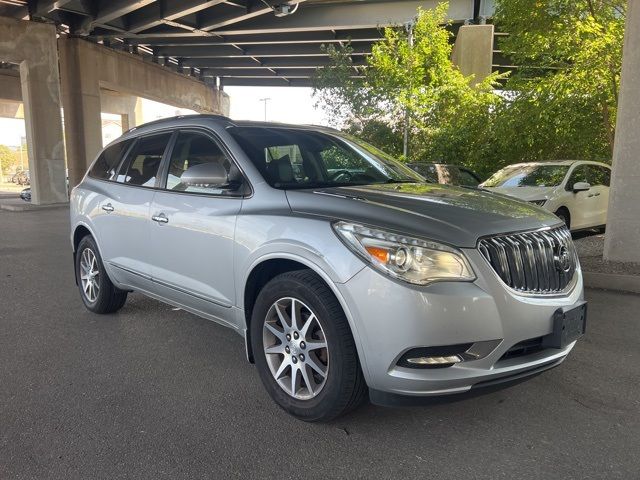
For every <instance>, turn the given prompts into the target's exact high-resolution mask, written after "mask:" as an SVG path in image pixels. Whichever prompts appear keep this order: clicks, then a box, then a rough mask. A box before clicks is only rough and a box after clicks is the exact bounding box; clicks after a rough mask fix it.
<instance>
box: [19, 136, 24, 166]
mask: <svg viewBox="0 0 640 480" xmlns="http://www.w3.org/2000/svg"><path fill="white" fill-rule="evenodd" d="M23 138H24V137H20V170H22V171H23V172H24V160H23V159H22V139H23Z"/></svg>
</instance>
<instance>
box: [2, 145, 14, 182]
mask: <svg viewBox="0 0 640 480" xmlns="http://www.w3.org/2000/svg"><path fill="white" fill-rule="evenodd" d="M15 161H16V156H15V152H13V151H12V150H11V149H10V148H9V147H7V146H5V145H0V182H1V181H2V180H3V178H2V177H3V176H4V175H7V174H8V173H9V170H10V169H11V168H12V167H13V166H14V164H15Z"/></svg>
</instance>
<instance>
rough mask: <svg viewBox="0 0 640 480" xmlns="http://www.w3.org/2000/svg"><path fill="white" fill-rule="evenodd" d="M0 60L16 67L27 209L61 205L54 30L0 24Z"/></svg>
mask: <svg viewBox="0 0 640 480" xmlns="http://www.w3.org/2000/svg"><path fill="white" fill-rule="evenodd" d="M0 58H2V59H3V60H4V61H7V62H10V63H15V64H19V65H20V85H21V90H22V92H21V94H22V95H21V96H22V100H23V102H24V110H25V125H26V133H27V144H28V155H29V170H30V172H31V189H32V193H31V198H32V203H33V204H35V205H41V204H50V203H61V202H65V201H67V188H66V180H65V179H66V174H65V163H64V142H63V139H62V119H61V116H60V80H59V78H60V76H59V72H58V52H57V49H56V28H55V26H54V25H47V24H43V23H35V22H26V21H21V20H15V19H11V18H0Z"/></svg>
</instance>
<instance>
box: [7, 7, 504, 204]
mask: <svg viewBox="0 0 640 480" xmlns="http://www.w3.org/2000/svg"><path fill="white" fill-rule="evenodd" d="M283 1H284V0H208V1H206V0H112V1H108V2H107V1H104V0H11V1H3V2H0V62H4V63H2V64H1V65H0V66H3V67H4V68H0V86H5V87H6V88H2V89H0V104H2V107H1V108H0V113H1V114H4V115H8V116H20V115H24V117H25V120H26V125H27V143H28V145H29V148H28V151H29V166H30V170H31V177H32V190H33V196H32V198H33V203H35V204H46V203H57V202H64V201H66V186H65V185H66V182H65V176H66V175H65V161H64V159H65V147H66V157H67V162H66V163H67V166H68V170H69V177H70V183H71V185H75V184H76V183H77V182H78V181H79V180H80V178H81V177H82V175H83V174H84V172H85V170H86V168H87V165H88V163H89V162H91V161H92V159H93V158H94V157H95V155H96V154H97V152H98V151H99V150H100V148H101V147H102V142H101V123H100V113H101V112H110V113H117V114H120V115H123V120H124V123H125V124H128V125H129V126H134V125H135V113H134V111H135V106H134V105H135V97H145V98H150V99H153V100H157V101H159V102H163V103H168V104H171V105H174V106H178V107H185V108H189V109H193V110H196V111H198V112H213V113H222V114H225V113H228V109H229V105H228V97H226V95H225V94H224V93H223V91H222V90H223V88H224V86H225V85H270V86H273V85H276V86H278V85H280V86H309V85H310V84H311V77H312V76H313V74H314V71H315V69H316V68H318V67H321V66H323V65H326V64H327V63H328V60H329V59H328V57H327V56H326V54H325V53H324V52H323V50H322V48H321V45H322V44H325V43H343V42H345V41H347V40H351V41H352V42H353V46H354V53H353V60H354V64H355V65H364V64H365V56H366V55H369V54H370V53H371V46H372V44H373V42H375V41H376V40H378V39H379V38H381V36H382V31H381V30H380V27H384V26H394V25H402V24H403V23H405V22H408V21H410V20H411V19H412V18H413V17H414V16H415V13H416V10H417V9H418V8H424V9H428V8H433V7H434V6H435V5H436V4H437V1H436V0H422V1H417V0H396V1H391V0H368V1H366V2H362V1H357V0H288V1H286V2H285V3H283ZM492 10H493V4H492V2H491V1H489V0H452V1H451V2H450V12H449V13H450V17H451V19H452V20H453V21H454V22H455V23H456V25H457V27H456V28H458V27H459V26H460V25H461V24H462V23H464V22H469V21H473V19H476V20H477V19H479V18H480V17H481V16H482V15H486V14H488V13H489V14H490V12H492ZM461 32H463V33H462V34H460V35H458V37H459V43H460V45H457V46H456V58H457V59H458V60H459V62H460V66H461V69H462V70H463V71H465V72H466V73H471V72H476V73H478V75H479V76H483V75H486V74H487V73H489V72H490V71H491V68H492V67H491V59H492V40H493V27H492V26H478V29H477V30H475V31H473V32H471V31H470V32H468V33H467V32H466V31H465V30H461ZM480 38H482V39H483V40H482V42H480V43H482V48H483V51H484V52H485V55H484V57H483V59H482V60H481V61H480V63H478V58H480V57H479V56H478V55H474V54H468V53H467V54H465V51H466V50H469V49H478V45H479V43H478V40H479V39H480ZM465 39H466V40H465ZM465 45H466V47H465ZM2 74H4V75H2ZM356 74H357V72H355V71H354V75H356ZM20 102H22V103H23V105H24V109H21V108H20ZM61 108H62V111H63V112H64V120H65V121H64V139H65V140H66V141H63V132H62V126H61V125H62V124H61Z"/></svg>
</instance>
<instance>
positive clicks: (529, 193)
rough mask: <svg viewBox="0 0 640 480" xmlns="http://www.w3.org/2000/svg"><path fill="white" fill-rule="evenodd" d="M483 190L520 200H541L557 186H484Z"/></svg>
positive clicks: (548, 195)
mask: <svg viewBox="0 0 640 480" xmlns="http://www.w3.org/2000/svg"><path fill="white" fill-rule="evenodd" d="M484 188H485V190H488V191H491V192H496V193H502V194H504V195H509V196H510V197H515V198H519V199H520V200H526V201H531V200H543V199H547V198H549V197H550V196H551V194H552V193H553V191H554V190H555V189H556V188H557V187H484Z"/></svg>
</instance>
